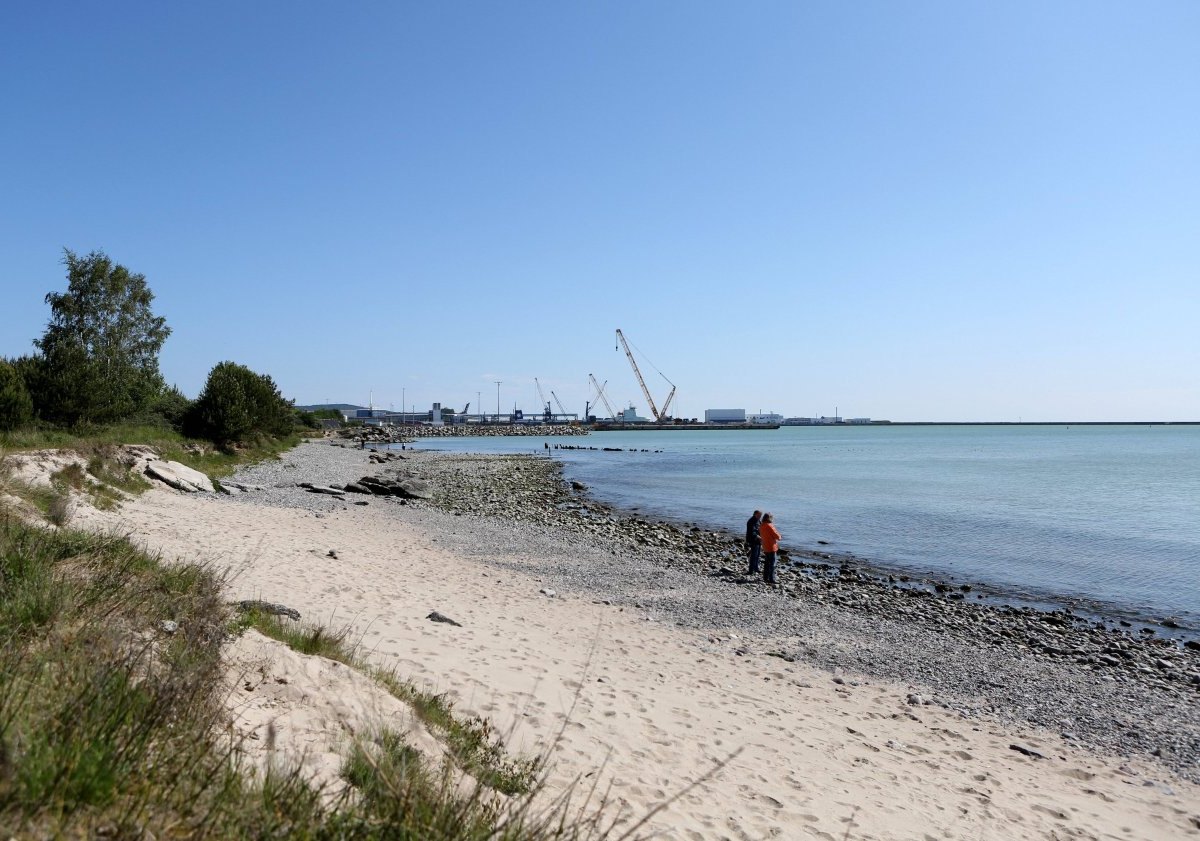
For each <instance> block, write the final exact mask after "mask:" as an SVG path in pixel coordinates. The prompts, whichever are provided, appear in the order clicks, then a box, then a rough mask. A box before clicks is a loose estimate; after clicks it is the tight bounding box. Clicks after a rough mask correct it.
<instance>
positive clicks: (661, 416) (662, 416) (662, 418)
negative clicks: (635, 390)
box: [614, 327, 675, 423]
mask: <svg viewBox="0 0 1200 841" xmlns="http://www.w3.org/2000/svg"><path fill="white" fill-rule="evenodd" d="M617 341H619V342H620V343H621V347H623V348H625V355H626V356H628V357H629V364H630V366H631V367H632V368H633V375H634V376H635V377H637V381H638V385H640V386H641V387H642V394H644V395H645V396H646V402H647V403H648V404H650V414H652V415H654V419H655V420H656V421H658V422H659V423H666V422H667V420H668V418H669V416H668V415H667V411H668V410H669V409H670V408H671V401H672V400H674V399H675V383H673V382H671V381H670V380H667V375H666V374H664V373H663V372H662V371H658V369H657V368H654V363H653V362H651V363H650V367H651V368H654V370H655V371H658V375H659V376H660V377H662V378H663V379H664V380H667V384H668V385H670V386H671V393H670V394H668V395H667V399H666V401H665V402H664V403H663V407H662V411H661V412H660V411H659V410H658V406H656V405H655V404H654V398H653V397H651V396H650V389H649V388H647V386H646V380H645V379H644V378H643V377H642V372H641V371H640V370H639V369H638V364H637V360H636V359H634V358H633V351H631V350H630V349H629V343H628V342H626V341H625V334H624V333H622V332H621V328H620V327H618V328H617ZM614 417H615V415H614Z"/></svg>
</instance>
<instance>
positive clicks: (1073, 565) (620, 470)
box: [419, 425, 1200, 630]
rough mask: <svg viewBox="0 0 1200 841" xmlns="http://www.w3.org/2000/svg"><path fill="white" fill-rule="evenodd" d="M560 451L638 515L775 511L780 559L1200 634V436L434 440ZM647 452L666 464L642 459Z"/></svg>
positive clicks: (1124, 429) (727, 524) (983, 431)
mask: <svg viewBox="0 0 1200 841" xmlns="http://www.w3.org/2000/svg"><path fill="white" fill-rule="evenodd" d="M544 442H549V444H550V447H551V448H553V447H554V445H555V444H556V443H563V444H576V445H584V446H589V447H592V446H594V447H620V448H622V449H626V450H628V449H629V448H636V449H637V450H639V452H600V451H591V450H585V451H578V450H554V449H551V451H550V452H551V453H552V454H553V455H554V456H555V457H557V458H559V459H560V460H562V461H563V462H564V463H565V465H566V468H565V469H566V475H567V478H569V479H578V480H580V481H582V482H585V483H586V484H587V485H588V486H589V488H590V489H591V492H592V494H593V496H595V497H596V498H598V499H602V500H604V501H607V502H611V503H614V504H616V505H620V506H622V507H627V508H628V507H637V508H639V509H640V510H641V512H642V513H643V514H648V515H656V516H659V517H661V518H663V519H671V520H675V521H686V522H696V523H700V524H701V525H706V526H710V527H723V528H728V529H732V530H734V531H740V530H741V529H742V527H743V524H744V522H745V519H746V517H748V516H749V514H750V512H751V511H752V510H754V509H755V508H759V509H762V510H764V511H771V512H772V513H774V515H775V520H776V524H777V525H778V526H779V530H780V531H781V532H782V533H783V536H784V541H783V542H784V545H785V546H790V547H793V548H818V543H817V541H819V540H824V541H828V544H829V545H828V549H829V550H833V551H837V552H851V553H854V554H855V555H857V556H859V557H861V558H863V559H865V560H866V561H868V562H869V563H871V564H873V565H875V566H878V567H881V568H884V569H888V570H895V571H899V572H907V573H916V574H922V575H926V574H927V575H932V576H934V577H938V578H941V579H949V580H953V581H956V582H967V583H972V584H976V585H982V586H990V587H992V588H995V589H998V590H1000V591H1002V592H1006V593H1009V594H1012V595H1015V596H1020V597H1022V598H1030V599H1034V600H1038V601H1051V602H1056V601H1059V600H1068V601H1076V600H1078V602H1082V603H1084V605H1085V606H1092V607H1096V608H1098V609H1100V610H1104V611H1107V612H1112V613H1116V614H1129V615H1132V616H1137V617H1146V618H1156V617H1164V616H1175V617H1177V618H1178V619H1179V620H1180V621H1181V623H1182V624H1184V625H1185V626H1187V627H1189V628H1190V629H1193V630H1195V629H1200V427H1198V426H1170V425H1167V426H1163V425H1158V426H1069V427H1067V426H864V427H853V426H841V427H784V428H782V429H779V430H761V431H758V430H756V431H736V430H730V431H725V432H713V431H692V432H685V431H681V432H602V433H594V434H592V435H589V436H586V437H578V438H459V439H430V440H424V441H421V442H420V444H419V446H421V447H422V448H427V449H449V450H457V451H468V452H535V451H536V452H540V453H545V449H544V448H543V443H544ZM640 450H652V451H660V452H640Z"/></svg>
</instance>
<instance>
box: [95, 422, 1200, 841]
mask: <svg viewBox="0 0 1200 841" xmlns="http://www.w3.org/2000/svg"><path fill="white" fill-rule="evenodd" d="M364 477H377V478H381V479H385V480H387V481H393V482H402V481H414V482H417V483H418V484H419V485H420V486H422V487H425V488H427V489H428V493H424V494H420V495H419V496H418V497H417V498H405V496H403V495H391V494H386V493H380V492H379V491H378V490H372V489H370V488H367V489H366V492H355V491H354V490H346V488H347V486H352V487H355V486H356V489H357V490H359V491H362V490H363V486H362V485H361V484H360V480H361V479H363V478H364ZM226 484H227V486H228V488H229V490H231V491H233V493H232V494H230V495H229V496H223V497H213V498H198V497H194V496H187V495H181V494H176V493H173V492H160V491H154V492H151V493H149V494H146V495H145V496H144V497H143V498H142V499H140V500H138V501H135V502H133V503H130V504H128V505H126V506H125V508H124V509H123V510H122V512H120V514H118V515H114V516H115V517H117V518H119V522H120V524H121V527H123V528H125V529H127V530H128V531H130V533H132V534H134V535H135V537H138V538H139V539H141V540H142V541H143V542H145V543H146V544H147V545H149V546H151V547H152V548H155V549H158V550H159V551H162V552H164V553H165V554H168V555H173V556H179V557H184V556H186V555H189V554H190V555H191V556H192V557H193V558H195V556H196V555H197V554H199V555H200V556H202V557H203V558H204V559H208V560H211V561H213V562H215V563H226V564H228V565H229V568H230V570H231V577H230V584H229V586H230V589H231V595H232V596H234V597H239V598H264V599H269V600H271V601H274V602H282V603H287V604H289V605H291V606H292V607H295V608H297V609H299V610H300V611H301V612H302V613H303V614H304V615H305V617H306V618H310V619H314V620H318V621H330V620H333V621H334V622H337V621H346V622H349V623H350V624H352V625H354V626H355V627H356V628H358V629H360V633H361V634H362V639H363V644H364V646H365V647H366V648H368V649H369V650H371V651H372V652H373V655H372V656H373V657H374V658H375V659H378V660H379V661H380V662H381V663H386V664H388V665H391V666H394V667H398V668H401V669H404V670H407V671H408V672H409V673H411V674H412V675H413V676H414V677H415V678H419V679H420V680H423V681H426V682H427V683H429V685H431V686H434V687H437V688H439V690H442V691H446V692H448V693H450V694H451V695H452V696H453V697H455V698H456V699H457V701H458V703H459V704H460V705H462V707H463V708H464V709H466V710H468V711H471V712H477V713H478V714H481V715H486V716H489V717H490V718H492V719H493V720H494V721H495V722H496V724H497V726H498V727H499V728H500V729H501V731H502V732H506V733H509V734H510V736H509V741H510V746H512V747H513V748H514V749H516V750H519V751H535V752H536V751H545V752H547V753H548V755H549V757H550V767H551V769H552V770H551V773H550V776H549V782H550V790H552V791H555V792H562V791H566V790H569V789H570V788H571V786H572V785H578V782H579V780H581V779H584V780H587V781H588V785H589V786H590V785H591V783H592V782H595V781H596V779H599V780H600V781H601V782H602V786H601V790H602V791H607V792H609V794H610V803H611V804H612V805H614V806H615V807H616V808H617V809H618V811H620V812H622V813H623V814H625V815H627V817H626V818H622V821H624V823H622V824H621V825H623V826H631V825H632V823H633V822H634V821H635V817H634V816H636V815H639V814H645V813H647V812H648V811H650V810H653V809H655V808H656V807H660V808H661V811H659V812H657V813H655V814H654V815H653V816H652V818H651V819H650V820H649V821H648V822H647V823H646V824H645V825H644V827H643V828H642V829H643V830H644V831H645V832H646V833H649V832H650V831H654V832H657V833H660V835H661V837H668V838H764V837H781V838H792V837H827V838H843V837H849V838H922V837H928V838H978V837H996V838H1010V837H1011V838H1025V837H1047V838H1051V837H1091V838H1103V837H1113V838H1118V837H1119V838H1167V837H1186V836H1188V835H1189V834H1198V835H1200V792H1198V790H1197V786H1196V783H1197V781H1198V780H1200V762H1198V760H1200V703H1198V700H1200V651H1197V650H1196V647H1195V646H1194V644H1189V643H1188V641H1186V640H1179V639H1171V638H1169V637H1167V636H1166V635H1165V634H1148V633H1141V632H1140V629H1128V630H1117V629H1114V628H1112V627H1108V626H1106V625H1104V624H1103V623H1097V622H1095V621H1092V620H1091V619H1088V618H1084V617H1079V616H1074V615H1071V614H1070V613H1067V612H1057V613H1047V612H1039V611H1035V610H1032V609H1029V608H1019V607H1014V606H1010V605H1005V604H1002V603H999V602H997V601H995V600H991V599H985V600H980V599H976V598H974V596H975V595H976V594H974V593H971V592H963V591H962V590H952V589H951V588H948V587H939V586H938V584H937V582H906V581H896V580H894V579H893V580H889V579H888V577H887V576H881V575H877V574H875V573H874V572H872V571H871V570H869V569H865V568H862V567H861V566H859V565H857V564H855V563H854V562H853V560H852V559H847V558H839V557H837V556H834V555H831V554H829V553H824V552H821V551H812V550H805V551H800V550H797V549H793V550H792V551H791V552H790V553H789V556H788V559H787V560H788V563H787V564H786V565H785V566H784V570H783V572H782V574H781V586H780V587H777V588H770V587H767V586H766V585H763V584H762V583H760V582H757V581H754V580H752V579H750V578H748V577H747V576H746V575H745V574H744V560H743V558H742V555H741V549H740V544H739V542H738V535H736V534H734V533H732V532H730V533H725V532H712V531H704V530H701V529H700V528H699V527H697V526H695V525H693V524H689V523H672V522H665V521H658V520H649V519H646V518H643V517H642V516H640V515H639V514H638V512H636V511H617V510H614V509H612V508H610V507H609V506H606V505H605V504H603V503H601V502H599V501H597V500H594V499H592V498H591V497H590V495H589V493H588V490H587V488H585V487H582V486H572V485H571V484H570V483H567V482H564V481H563V479H562V475H561V469H560V466H559V465H558V464H557V462H555V461H554V460H553V459H552V458H549V457H539V456H479V455H464V454H453V453H435V452H425V451H421V450H420V449H416V450H406V451H404V452H395V451H393V452H390V453H387V454H385V453H374V452H373V451H371V450H361V449H357V448H354V447H348V446H343V445H342V442H332V443H331V442H311V443H306V444H303V445H301V446H300V447H299V448H297V449H296V450H294V451H292V452H291V453H289V454H288V455H286V456H285V457H284V458H283V459H282V460H280V461H278V462H272V463H266V464H262V465H257V466H254V467H250V468H246V469H243V470H242V471H240V472H239V473H238V474H237V475H236V476H234V477H232V479H231V480H230V481H229V482H228V483H226ZM304 485H307V486H309V487H304ZM314 488H315V490H314ZM747 514H748V512H730V516H731V520H732V523H731V526H733V525H736V524H740V522H741V520H744V518H745V516H746V515H747ZM782 530H783V531H784V543H785V547H786V538H787V532H786V524H784V527H783V528H782ZM330 552H333V553H334V554H335V555H336V559H333V558H331V557H330V555H329V553H330ZM431 610H436V611H438V612H440V613H442V614H444V615H447V616H450V617H453V618H454V619H456V620H457V621H459V622H460V623H461V627H445V626H443V625H434V624H433V623H430V622H429V621H428V620H427V619H426V618H425V617H426V614H427V613H429V612H430V611H431ZM597 774H598V775H599V778H594V777H593V775H597ZM663 804H666V805H665V806H664V805H663Z"/></svg>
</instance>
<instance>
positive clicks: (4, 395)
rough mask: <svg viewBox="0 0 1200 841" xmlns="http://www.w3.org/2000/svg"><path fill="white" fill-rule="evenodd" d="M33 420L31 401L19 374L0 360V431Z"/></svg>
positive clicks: (5, 361)
mask: <svg viewBox="0 0 1200 841" xmlns="http://www.w3.org/2000/svg"><path fill="white" fill-rule="evenodd" d="M32 420H33V400H32V399H30V397H29V389H28V388H27V387H26V386H25V378H24V377H23V376H22V375H21V372H20V371H19V370H18V369H17V368H16V367H15V366H13V365H12V364H11V363H9V362H8V361H7V360H4V359H0V430H3V431H8V430H13V429H17V428H18V427H22V426H25V425H26V424H28V423H29V422H30V421H32Z"/></svg>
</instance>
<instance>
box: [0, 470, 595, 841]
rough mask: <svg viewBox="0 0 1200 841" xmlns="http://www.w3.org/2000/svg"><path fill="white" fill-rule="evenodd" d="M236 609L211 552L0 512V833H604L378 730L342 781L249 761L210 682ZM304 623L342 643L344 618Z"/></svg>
mask: <svg viewBox="0 0 1200 841" xmlns="http://www.w3.org/2000/svg"><path fill="white" fill-rule="evenodd" d="M72 477H74V474H73V473H72V475H71V477H65V478H64V481H71V480H72ZM75 478H77V477H75ZM168 620H169V621H168ZM234 621H235V620H234V619H233V618H232V617H231V615H230V608H229V606H228V605H227V604H226V603H225V602H224V601H223V582H222V580H221V576H220V575H219V574H218V573H217V572H216V571H215V570H214V569H212V568H211V567H206V566H198V565H173V564H165V563H163V562H161V561H160V560H159V559H158V558H155V557H153V556H151V555H147V554H146V553H144V552H141V551H139V550H137V549H136V548H135V547H134V546H132V545H131V544H130V543H129V542H128V541H127V540H124V539H121V538H116V537H111V536H98V535H93V534H88V533H83V532H78V531H73V530H70V529H57V530H50V529H45V528H41V527H37V526H32V525H29V524H27V523H25V522H23V521H21V520H19V519H18V518H17V517H16V516H14V515H12V514H11V513H10V512H6V511H3V510H0V836H2V837H47V838H50V837H52V838H67V839H75V838H79V839H82V838H96V837H110V838H159V839H163V838H233V839H242V838H244V839H250V838H267V837H281V838H282V837H287V838H298V839H334V838H344V839H356V838H363V839H434V841H436V839H451V838H454V839H460V838H462V839H483V838H496V839H534V840H535V841H539V840H540V839H549V838H559V839H579V838H597V837H602V836H603V834H602V833H599V832H598V831H597V829H596V826H597V824H596V822H595V821H591V822H588V821H582V822H571V821H568V820H566V819H565V817H564V813H563V812H562V811H557V812H551V813H539V816H538V817H534V816H533V810H532V806H531V804H532V803H533V802H534V797H535V796H536V794H537V788H536V786H534V787H533V788H531V790H530V791H529V792H528V793H527V794H523V795H521V796H520V797H518V798H506V797H497V795H496V789H495V788H493V787H492V786H490V785H487V784H484V783H479V784H477V785H476V786H475V787H474V790H473V791H468V792H467V793H465V794H464V793H463V792H462V791H461V790H460V788H459V787H456V786H455V785H453V784H452V781H453V778H454V774H455V773H458V772H457V771H455V770H454V769H451V768H449V767H440V768H435V767H427V765H426V763H425V762H424V761H423V760H422V759H421V758H420V757H419V756H418V755H417V754H416V752H415V751H413V750H412V749H411V748H410V747H408V746H407V745H405V744H404V743H403V739H402V738H401V737H399V736H398V735H396V734H394V733H388V732H386V731H384V732H380V733H377V734H374V735H373V736H372V737H370V738H366V739H362V740H360V742H358V743H357V744H356V745H355V746H354V747H353V748H352V750H351V751H350V753H349V755H348V757H347V759H346V762H345V766H344V768H343V770H342V774H343V777H344V779H345V780H346V781H347V782H349V783H350V786H349V787H348V788H347V789H346V791H345V792H343V793H341V794H338V795H337V796H334V797H331V796H330V792H328V791H322V790H320V789H318V788H316V787H314V785H312V784H310V783H309V782H308V781H307V780H306V779H305V778H304V777H303V776H302V775H301V774H300V772H299V771H298V770H296V769H288V768H279V767H272V768H271V769H269V770H268V771H267V772H266V773H265V774H263V775H260V776H257V777H255V776H253V775H252V774H251V773H250V772H249V771H247V770H246V769H245V768H244V767H243V765H242V764H241V763H240V762H239V761H238V760H237V757H238V750H237V748H238V745H237V742H236V740H235V739H234V738H233V736H232V735H231V731H230V729H229V727H228V725H229V719H228V713H227V712H226V709H225V706H224V698H223V695H222V693H223V691H224V690H223V689H222V688H221V687H222V686H223V683H224V681H223V674H224V672H223V668H224V667H223V664H222V660H221V647H222V645H223V643H224V642H225V640H226V639H227V638H228V631H229V628H230V625H231V622H234ZM255 626H256V627H257V626H258V623H257V622H256V623H255ZM301 637H302V639H301V641H302V642H304V640H307V642H304V644H306V645H309V646H310V647H312V648H314V650H316V651H331V650H333V651H335V653H336V652H337V651H339V650H340V651H341V653H342V656H344V657H347V658H350V659H353V658H354V654H355V652H354V649H353V647H352V646H349V645H348V644H347V639H348V637H346V636H342V635H340V634H339V633H334V634H329V633H327V632H322V633H320V634H317V633H316V632H313V631H308V632H306V633H305V634H302V635H301ZM339 637H341V638H340V639H339ZM441 707H442V708H443V710H448V706H447V705H445V704H444V703H443V704H442V705H441ZM476 732H477V733H482V734H485V735H486V734H487V731H486V730H482V731H479V730H477V731H476ZM485 741H486V740H485ZM452 772H453V773H452ZM459 776H461V774H460V775H459ZM476 779H479V778H478V777H477V778H476Z"/></svg>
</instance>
